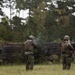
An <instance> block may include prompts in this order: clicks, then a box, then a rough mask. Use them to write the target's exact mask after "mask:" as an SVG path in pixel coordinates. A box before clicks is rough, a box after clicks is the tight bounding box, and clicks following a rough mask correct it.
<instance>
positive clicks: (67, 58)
mask: <svg viewBox="0 0 75 75" xmlns="http://www.w3.org/2000/svg"><path fill="white" fill-rule="evenodd" d="M71 62H72V57H71V56H69V55H67V54H64V55H63V60H62V65H63V69H70V68H71Z"/></svg>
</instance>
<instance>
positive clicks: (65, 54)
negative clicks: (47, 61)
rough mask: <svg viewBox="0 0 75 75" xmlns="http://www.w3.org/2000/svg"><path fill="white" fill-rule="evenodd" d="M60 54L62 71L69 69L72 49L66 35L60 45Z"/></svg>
mask: <svg viewBox="0 0 75 75" xmlns="http://www.w3.org/2000/svg"><path fill="white" fill-rule="evenodd" d="M61 52H62V59H63V60H62V61H63V62H62V64H63V69H70V67H71V61H72V54H73V52H74V48H73V46H72V45H71V43H70V38H69V36H68V35H66V36H65V37H64V40H63V42H62V45H61Z"/></svg>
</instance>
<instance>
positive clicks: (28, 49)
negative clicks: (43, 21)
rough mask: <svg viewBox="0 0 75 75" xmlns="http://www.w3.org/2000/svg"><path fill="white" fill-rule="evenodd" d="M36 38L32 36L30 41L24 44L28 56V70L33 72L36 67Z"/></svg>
mask: <svg viewBox="0 0 75 75" xmlns="http://www.w3.org/2000/svg"><path fill="white" fill-rule="evenodd" d="M34 38H35V37H34V36H33V35H30V36H29V38H28V40H27V41H25V42H24V47H25V56H26V70H33V67H34V44H33V40H34Z"/></svg>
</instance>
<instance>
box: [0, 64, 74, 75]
mask: <svg viewBox="0 0 75 75" xmlns="http://www.w3.org/2000/svg"><path fill="white" fill-rule="evenodd" d="M0 75H75V64H72V66H71V69H70V70H62V65H61V64H48V65H35V66H34V70H33V71H26V69H25V65H8V66H4V65H3V66H0Z"/></svg>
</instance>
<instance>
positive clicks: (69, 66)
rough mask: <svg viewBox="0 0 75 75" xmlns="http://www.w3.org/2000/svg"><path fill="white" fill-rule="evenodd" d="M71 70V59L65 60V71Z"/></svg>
mask: <svg viewBox="0 0 75 75" xmlns="http://www.w3.org/2000/svg"><path fill="white" fill-rule="evenodd" d="M70 68H71V57H68V58H67V69H70Z"/></svg>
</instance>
